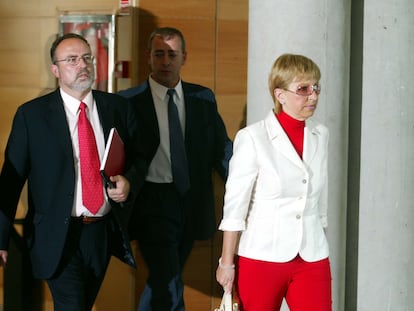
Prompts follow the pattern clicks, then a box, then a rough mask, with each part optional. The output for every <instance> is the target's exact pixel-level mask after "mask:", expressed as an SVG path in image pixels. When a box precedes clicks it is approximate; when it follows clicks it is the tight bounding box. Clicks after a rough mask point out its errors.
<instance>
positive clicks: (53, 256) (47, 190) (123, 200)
mask: <svg viewBox="0 0 414 311" xmlns="http://www.w3.org/2000/svg"><path fill="white" fill-rule="evenodd" d="M50 56H51V60H52V64H51V71H52V73H53V75H54V76H55V77H56V78H57V80H58V84H59V87H58V88H57V89H56V90H55V91H54V92H51V93H49V94H47V95H45V96H42V97H39V98H36V99H33V100H31V101H29V102H27V103H25V104H23V105H22V106H20V107H19V108H18V109H17V112H16V115H15V117H14V120H13V125H12V130H11V133H10V137H9V140H8V143H7V148H6V152H5V157H4V159H5V160H4V165H3V168H2V171H1V175H0V196H1V197H2V198H3V199H2V204H1V205H0V265H3V266H4V265H6V263H7V256H8V252H7V247H8V240H9V236H10V230H11V229H12V226H13V219H14V215H15V213H16V208H17V204H18V201H19V197H20V194H21V192H22V189H23V186H24V184H25V182H26V180H27V181H28V198H29V199H28V201H29V206H28V212H27V215H26V218H25V221H24V223H25V227H24V233H25V237H26V241H27V246H28V249H29V252H30V259H31V263H32V270H33V275H34V277H35V278H38V279H45V280H46V281H47V284H48V286H49V288H50V291H51V294H52V297H53V303H54V310H55V311H89V310H91V309H92V307H93V304H94V301H95V298H96V296H97V294H98V291H99V288H100V286H101V284H102V281H103V279H104V275H105V272H106V269H107V266H108V263H109V260H110V257H111V255H115V256H117V257H118V258H120V259H121V260H122V261H124V262H126V263H127V264H129V265H131V266H135V261H134V257H133V255H132V252H131V249H130V246H129V237H128V236H127V233H126V230H124V228H125V226H126V224H125V223H123V222H122V221H121V219H126V218H127V217H126V215H127V214H128V212H129V208H130V206H131V205H130V203H131V202H132V201H133V197H134V189H136V186H135V184H136V183H137V182H138V180H139V176H138V174H137V169H136V168H137V165H138V164H137V163H138V162H137V160H136V159H137V158H136V156H135V155H136V152H135V151H134V150H135V146H136V144H135V142H134V143H133V140H134V137H135V134H136V132H135V130H136V119H135V117H134V116H135V114H133V113H131V109H130V107H129V104H128V102H127V101H126V100H125V99H124V98H122V97H120V96H118V95H115V94H109V93H105V92H101V91H96V90H92V89H91V87H92V84H93V82H94V79H95V72H94V63H93V62H94V57H93V55H92V54H91V48H90V46H89V43H88V42H87V41H86V40H85V39H84V38H83V37H82V36H79V35H77V34H73V33H71V34H66V35H63V36H61V37H59V38H57V39H56V40H55V41H54V43H53V44H52V47H51V50H50ZM111 128H116V129H117V131H118V133H119V135H120V136H121V138H122V140H123V142H124V144H125V149H126V150H127V152H126V166H125V171H124V173H123V174H122V175H116V176H111V177H110V179H111V181H112V183H114V184H115V185H116V187H115V188H109V187H106V186H105V184H104V183H103V181H102V178H101V177H100V174H99V169H100V161H101V159H102V158H103V155H104V150H105V144H106V141H107V139H108V135H109V132H110V130H111ZM121 205H122V206H121Z"/></svg>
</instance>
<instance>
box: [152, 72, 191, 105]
mask: <svg viewBox="0 0 414 311" xmlns="http://www.w3.org/2000/svg"><path fill="white" fill-rule="evenodd" d="M148 81H149V85H150V87H151V91H152V93H153V96H154V95H155V96H157V97H158V98H159V99H160V100H164V99H165V97H166V96H167V91H168V90H169V88H167V87H165V86H163V85H161V84H159V83H158V82H157V81H155V80H154V79H153V78H152V77H151V76H149V79H148ZM174 90H175V95H176V96H177V98H178V99H179V100H182V99H183V94H184V93H183V87H182V83H181V79H180V81H178V83H177V85H176V86H175V87H174Z"/></svg>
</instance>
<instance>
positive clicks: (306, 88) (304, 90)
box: [284, 84, 321, 96]
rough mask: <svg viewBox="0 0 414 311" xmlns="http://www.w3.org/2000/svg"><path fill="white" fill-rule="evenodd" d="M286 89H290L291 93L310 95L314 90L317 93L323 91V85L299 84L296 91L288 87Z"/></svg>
mask: <svg viewBox="0 0 414 311" xmlns="http://www.w3.org/2000/svg"><path fill="white" fill-rule="evenodd" d="M284 90H285V91H288V92H290V93H294V94H297V95H300V96H310V95H312V93H313V92H315V93H316V94H317V95H319V94H320V93H321V85H320V84H314V85H302V86H298V88H297V89H296V91H291V90H288V89H284Z"/></svg>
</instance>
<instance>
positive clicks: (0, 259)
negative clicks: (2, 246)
mask: <svg viewBox="0 0 414 311" xmlns="http://www.w3.org/2000/svg"><path fill="white" fill-rule="evenodd" d="M7 255H8V252H7V251H5V250H0V267H5V266H6V264H7Z"/></svg>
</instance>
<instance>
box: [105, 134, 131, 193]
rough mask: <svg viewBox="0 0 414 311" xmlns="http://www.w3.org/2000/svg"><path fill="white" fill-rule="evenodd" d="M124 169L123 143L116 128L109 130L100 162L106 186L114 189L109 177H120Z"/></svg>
mask: <svg viewBox="0 0 414 311" xmlns="http://www.w3.org/2000/svg"><path fill="white" fill-rule="evenodd" d="M124 169H125V148H124V142H123V141H122V139H121V137H120V136H119V134H118V131H117V130H116V128H114V127H113V128H111V131H110V132H109V137H108V142H107V143H106V147H105V153H104V157H103V159H102V162H101V168H100V172H101V175H102V177H103V178H104V180H105V182H106V184H107V186H108V187H110V188H114V187H115V184H114V183H113V182H111V181H110V179H109V177H110V176H115V175H122V174H123V173H124Z"/></svg>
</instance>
